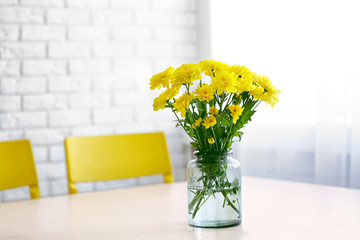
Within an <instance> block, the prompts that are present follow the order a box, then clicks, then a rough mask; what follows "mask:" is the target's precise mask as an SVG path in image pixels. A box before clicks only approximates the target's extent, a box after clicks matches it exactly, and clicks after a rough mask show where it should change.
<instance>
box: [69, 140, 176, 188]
mask: <svg viewBox="0 0 360 240" xmlns="http://www.w3.org/2000/svg"><path fill="white" fill-rule="evenodd" d="M65 153H66V164H67V175H68V184H69V185H68V187H69V193H70V194H75V193H77V189H76V186H75V182H92V181H105V180H115V179H125V178H134V177H140V176H149V175H155V174H163V176H164V182H165V183H169V182H173V181H174V178H173V175H172V172H171V164H170V158H169V153H168V149H167V145H166V139H165V135H164V133H143V134H124V135H110V136H92V137H67V138H66V139H65Z"/></svg>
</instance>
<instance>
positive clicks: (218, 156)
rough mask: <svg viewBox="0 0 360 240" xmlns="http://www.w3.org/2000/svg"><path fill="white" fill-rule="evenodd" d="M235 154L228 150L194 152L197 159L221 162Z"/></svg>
mask: <svg viewBox="0 0 360 240" xmlns="http://www.w3.org/2000/svg"><path fill="white" fill-rule="evenodd" d="M232 155H233V152H232V151H228V152H222V153H217V152H210V153H209V152H206V153H202V152H199V151H195V152H194V156H195V157H196V161H201V162H219V161H226V160H227V158H228V157H231V156H232Z"/></svg>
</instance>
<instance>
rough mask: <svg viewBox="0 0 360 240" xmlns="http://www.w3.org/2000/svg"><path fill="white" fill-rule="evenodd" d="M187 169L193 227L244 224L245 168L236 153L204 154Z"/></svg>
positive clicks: (190, 214) (197, 154)
mask: <svg viewBox="0 0 360 240" xmlns="http://www.w3.org/2000/svg"><path fill="white" fill-rule="evenodd" d="M194 156H195V157H196V159H194V160H191V161H189V163H188V166H187V185H188V209H189V225H191V226H195V227H209V228H218V227H230V226H235V225H239V224H240V223H241V168H240V162H239V161H238V160H236V159H234V158H232V152H226V153H221V154H201V153H199V152H195V153H194Z"/></svg>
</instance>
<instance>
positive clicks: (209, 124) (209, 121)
mask: <svg viewBox="0 0 360 240" xmlns="http://www.w3.org/2000/svg"><path fill="white" fill-rule="evenodd" d="M215 124H216V117H214V116H213V115H211V116H210V117H208V118H205V120H204V122H203V125H204V126H205V128H206V129H208V128H209V127H213V126H214V125H215Z"/></svg>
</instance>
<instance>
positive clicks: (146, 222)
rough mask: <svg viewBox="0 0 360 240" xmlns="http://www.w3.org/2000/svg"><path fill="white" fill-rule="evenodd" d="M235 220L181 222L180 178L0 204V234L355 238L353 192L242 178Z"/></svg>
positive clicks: (359, 200)
mask: <svg viewBox="0 0 360 240" xmlns="http://www.w3.org/2000/svg"><path fill="white" fill-rule="evenodd" d="M242 185H243V191H242V193H243V222H242V224H241V225H240V226H236V227H231V228H223V229H202V228H194V227H190V226H188V224H187V195H186V194H187V192H186V183H185V182H180V183H172V184H161V185H152V186H144V187H136V188H127V189H119V190H112V191H104V192H94V193H86V194H77V195H73V196H61V197H53V198H44V199H39V200H28V201H22V202H13V203H2V204H0V239H1V240H11V239H26V240H32V239H36V240H42V239H47V240H55V239H62V240H66V239H79V240H81V239H86V240H92V239H98V240H103V239H104V240H105V239H117V240H121V239H126V240H128V239H129V240H137V239H167V240H170V239H181V240H186V239H206V240H211V239H219V240H222V239H242V240H260V239H261V240H272V239H274V240H275V239H276V240H282V239H284V240H297V239H306V240H311V239H316V240H322V239H324V240H332V239H334V240H335V239H336V240H359V239H360V191H358V190H349V189H342V188H335V187H326V186H319V185H310V184H302V183H293V182H285V181H277V180H269V179H261V178H253V177H243V184H242Z"/></svg>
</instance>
